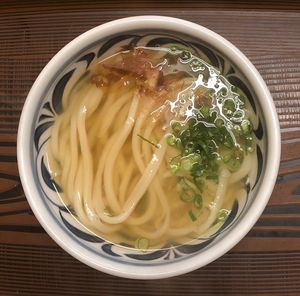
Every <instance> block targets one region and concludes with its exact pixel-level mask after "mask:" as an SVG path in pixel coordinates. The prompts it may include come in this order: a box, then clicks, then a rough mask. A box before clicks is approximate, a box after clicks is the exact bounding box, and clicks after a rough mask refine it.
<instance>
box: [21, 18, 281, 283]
mask: <svg viewBox="0 0 300 296" xmlns="http://www.w3.org/2000/svg"><path fill="white" fill-rule="evenodd" d="M146 29H148V30H149V29H150V30H161V29H163V30H168V31H173V32H178V33H183V34H187V35H190V36H194V37H195V38H197V39H199V40H202V41H204V42H206V43H207V44H209V45H212V46H213V47H214V48H216V49H217V50H219V51H220V52H221V53H224V54H225V55H226V56H227V57H228V58H229V59H231V60H232V61H234V62H235V63H236V65H238V68H239V69H240V71H241V72H242V73H243V74H244V76H245V77H246V78H247V79H248V81H249V83H250V85H251V87H252V88H253V89H254V91H255V93H256V95H257V98H258V101H259V103H260V106H261V109H262V112H263V114H264V118H265V125H266V131H272V132H267V141H266V142H267V145H268V146H267V147H266V149H267V151H268V153H267V160H266V165H265V172H264V174H265V176H267V178H263V179H262V182H261V184H260V186H259V188H258V191H257V193H256V198H255V199H254V200H253V202H252V204H251V206H250V207H249V209H248V211H247V213H245V215H244V217H242V219H241V220H240V221H239V223H238V225H235V226H234V227H233V228H232V229H231V231H230V232H229V233H228V234H227V235H226V236H225V237H223V238H222V241H221V244H220V242H217V243H216V244H215V245H213V246H212V247H211V248H209V249H207V250H205V251H203V252H202V253H199V254H195V255H193V256H191V257H188V258H185V259H184V260H181V261H178V262H170V263H168V264H164V265H160V266H151V265H149V266H147V267H145V266H139V265H138V264H137V265H133V264H124V263H119V262H116V261H112V260H109V259H108V258H101V260H97V256H96V255H95V254H93V253H91V252H89V251H88V250H86V249H84V248H82V247H81V246H78V245H76V244H74V243H72V241H71V240H70V239H68V238H67V237H66V235H64V233H63V232H62V230H61V229H60V228H59V227H58V226H57V225H54V223H52V224H51V219H53V218H52V217H51V216H50V215H49V213H47V211H46V210H45V209H44V208H43V205H42V204H41V202H40V200H39V198H37V196H38V195H39V191H38V190H37V188H36V185H35V181H34V174H33V168H31V157H30V156H31V153H32V151H30V147H32V135H31V127H32V126H33V124H34V122H35V119H34V116H32V114H34V112H33V111H32V110H36V109H37V105H38V104H39V100H40V97H41V96H42V93H43V92H44V90H45V88H46V86H47V85H48V81H49V77H51V78H52V77H53V75H54V73H56V71H57V69H59V68H60V67H61V65H62V64H64V61H65V57H70V56H75V55H77V54H78V53H79V52H80V50H82V49H83V48H84V47H86V45H87V44H88V45H89V44H93V43H95V42H97V41H98V40H101V39H103V38H105V37H108V36H111V35H113V34H114V33H125V32H128V31H137V30H146ZM41 86H42V87H41ZM280 152H281V142H280V127H279V121H278V117H277V113H276V109H275V105H274V102H273V99H272V97H271V94H270V92H269V90H268V88H267V86H266V84H265V82H264V81H263V79H262V77H261V76H260V74H259V73H258V71H257V70H256V68H255V67H254V66H253V65H252V63H251V62H250V61H249V60H248V58H246V56H245V55H244V54H243V53H242V52H241V51H240V50H239V49H237V48H236V47H235V46H234V45H233V44H232V43H231V42H229V41H227V40H226V39H224V38H223V37H221V36H220V35H219V34H217V33H215V32H213V31H211V30H209V29H207V28H205V27H203V26H201V25H198V24H195V23H192V22H189V21H186V20H182V19H178V18H173V17H166V16H153V15H144V16H135V17H127V18H122V19H118V20H114V21H111V22H108V23H105V24H102V25H100V26H97V27H95V28H93V29H91V30H89V31H87V32H85V33H83V34H81V35H79V36H78V37H77V38H75V39H74V40H72V41H71V42H69V43H68V44H67V45H66V46H64V47H63V48H62V49H61V50H60V51H59V52H58V53H57V54H56V55H55V56H54V57H53V58H52V59H51V60H50V61H49V62H48V64H47V65H46V66H45V67H44V69H43V70H42V71H41V73H40V74H39V76H38V77H37V79H36V81H35V82H34V84H33V86H32V88H31V90H30V92H29V94H28V96H27V98H26V101H25V104H24V107H23V110H22V114H21V118H20V122H19V128H18V137H17V158H18V169H19V174H20V179H21V183H22V186H23V189H24V192H25V196H26V198H27V200H28V202H29V204H30V207H31V209H32V210H33V212H34V214H35V216H36V218H37V219H38V221H39V222H40V224H41V225H42V226H43V228H44V229H45V230H46V232H47V233H48V234H49V235H50V236H51V237H52V238H53V239H54V241H56V243H57V244H58V245H60V246H61V247H62V248H63V249H64V250H66V251H67V252H68V253H69V254H71V255H72V256H74V257H75V258H77V259H78V260H79V261H81V262H83V263H85V264H87V265H89V266H91V267H93V268H95V269H97V270H100V271H103V272H105V273H108V274H111V275H116V276H120V277H125V278H133V279H160V278H167V277H172V276H176V275H180V274H184V273H187V272H190V271H193V270H195V269H198V268H200V267H203V266H205V265H207V264H209V263H210V262H212V261H214V260H216V259H217V258H219V257H221V256H222V255H224V254H225V253H226V252H227V251H229V250H230V249H231V248H232V247H233V246H235V245H236V244H237V243H238V242H239V241H240V240H241V239H242V238H243V237H244V236H245V235H246V234H247V233H248V232H249V230H250V229H251V228H252V227H253V225H254V224H255V222H256V221H257V220H258V218H259V217H260V215H261V214H262V212H263V210H264V208H265V206H266V204H267V202H268V200H269V198H270V196H271V193H272V190H273V187H274V185H275V181H276V177H277V173H278V169H279V163H280ZM29 168H30V169H29ZM204 254H205V256H204Z"/></svg>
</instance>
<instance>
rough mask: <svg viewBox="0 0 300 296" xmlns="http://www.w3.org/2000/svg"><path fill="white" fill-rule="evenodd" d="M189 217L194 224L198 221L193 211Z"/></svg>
mask: <svg viewBox="0 0 300 296" xmlns="http://www.w3.org/2000/svg"><path fill="white" fill-rule="evenodd" d="M189 216H190V218H191V220H192V221H193V222H195V221H196V220H197V217H196V215H195V214H194V212H193V211H192V210H189Z"/></svg>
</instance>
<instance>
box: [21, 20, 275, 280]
mask: <svg viewBox="0 0 300 296" xmlns="http://www.w3.org/2000/svg"><path fill="white" fill-rule="evenodd" d="M186 42H187V43H189V45H192V46H193V48H194V49H195V50H196V51H198V52H200V53H201V55H204V56H206V57H207V58H208V59H209V60H210V62H211V63H212V65H213V66H214V67H216V68H218V69H219V71H220V72H221V73H222V74H223V75H225V76H226V77H227V79H228V80H229V81H230V82H231V83H232V84H234V85H237V86H238V87H239V88H240V89H242V91H243V92H244V93H245V94H246V95H247V97H248V99H249V102H250V105H251V108H252V109H253V111H254V113H255V119H254V121H253V125H254V133H255V136H256V138H257V147H256V159H257V162H258V167H257V171H255V174H253V176H251V178H250V181H249V183H248V184H247V194H246V196H245V198H244V199H243V200H242V201H241V202H240V203H238V204H235V205H234V207H233V209H232V211H231V214H230V216H229V218H228V219H227V220H226V222H225V223H224V225H223V226H222V227H221V228H220V229H219V230H218V231H217V232H216V233H214V234H213V235H211V236H208V237H206V238H202V239H199V240H196V241H193V242H192V243H189V244H185V245H181V246H174V247H171V248H168V249H161V250H153V251H148V252H140V251H136V250H132V249H128V248H123V247H120V246H116V245H113V244H111V243H109V242H107V241H105V240H103V239H101V238H100V237H98V236H95V235H94V234H93V233H90V232H89V231H88V230H87V229H85V228H84V227H83V226H82V225H81V224H80V223H78V221H77V220H76V219H74V217H73V215H71V214H70V212H69V211H67V210H66V208H65V206H64V205H63V204H62V202H61V201H60V200H59V199H58V197H57V195H56V193H55V188H54V187H53V183H52V182H51V178H50V175H49V172H48V171H47V168H46V166H45V163H44V162H45V160H44V157H45V143H47V140H48V139H49V129H50V127H51V125H52V124H53V118H54V116H55V114H59V113H60V112H61V108H62V103H61V100H62V96H63V93H64V90H65V89H66V88H68V87H70V85H72V84H74V81H76V80H77V79H78V77H79V76H80V75H81V74H82V73H83V71H85V69H86V68H88V66H89V65H90V63H91V62H92V61H93V60H95V59H97V58H100V59H102V58H105V56H106V55H107V54H108V53H107V52H108V50H109V49H111V48H113V50H115V51H117V50H119V49H121V48H124V46H126V45H128V44H131V45H145V44H147V45H148V46H157V45H164V44H168V43H172V44H174V43H176V44H177V43H178V44H185V43H186ZM17 146H18V147H17V153H18V167H19V173H20V177H21V182H22V185H23V188H24V192H25V195H26V197H27V200H28V202H29V204H30V206H31V208H32V210H33V212H34V214H35V216H36V217H37V219H38V220H39V222H40V223H41V225H42V226H43V227H44V229H45V230H46V231H47V233H48V234H49V235H50V236H51V237H52V238H53V239H54V240H55V241H56V242H57V244H58V245H60V246H61V247H62V248H63V249H64V250H66V251H67V252H68V253H69V254H71V255H73V256H74V257H75V258H77V259H78V260H80V261H81V262H83V263H85V264H87V265H89V266H91V267H93V268H95V269H97V270H100V271H103V272H105V273H108V274H111V275H115V276H120V277H125V278H134V279H158V278H167V277H171V276H176V275H180V274H183V273H187V272H190V271H192V270H195V269H197V268H200V267H202V266H205V265H206V264H208V263H210V262H212V261H214V260H215V259H217V258H219V257H220V256H222V255H223V254H225V253H226V252H227V251H228V250H230V249H231V248H232V247H233V246H235V245H236V244H237V243H238V242H239V241H240V240H241V239H242V238H243V237H244V236H245V235H246V234H247V233H248V231H249V230H250V229H251V227H252V226H253V225H254V224H255V222H256V221H257V220H258V218H259V217H260V215H261V213H262V212H263V210H264V208H265V206H266V204H267V202H268V200H269V197H270V195H271V193H272V190H273V187H274V184H275V181H276V177H277V172H278V167H279V160H280V129H279V123H278V118H277V114H276V110H275V107H274V104H273V100H272V97H271V95H270V93H269V91H268V88H267V87H266V84H265V83H264V81H263V79H262V78H261V76H260V75H259V73H258V71H257V70H256V69H255V67H254V66H253V65H252V64H251V62H250V61H249V60H248V59H247V58H246V57H245V56H244V55H243V54H242V53H241V52H240V51H239V50H238V49H237V48H236V47H235V46H234V45H232V44H231V43H230V42H229V41H227V40H226V39H224V38H223V37H221V36H220V35H218V34H216V33H214V32H212V31H211V30H208V29H207V28H204V27H202V26H200V25H197V24H194V23H191V22H188V21H184V20H181V19H176V18H170V17H163V16H138V17H129V18H124V19H119V20H115V21H112V22H109V23H106V24H103V25H101V26H98V27H96V28H94V29H91V30H89V31H88V32H86V33H84V34H82V35H80V36H79V37H77V38H75V39H74V40H73V41H71V42H70V43H69V44H67V45H66V46H65V47H64V48H63V49H61V50H60V51H59V52H58V53H57V54H56V55H55V56H54V57H53V58H52V59H51V61H50V62H49V63H48V64H47V65H46V66H45V68H44V69H43V70H42V72H41V73H40V75H39V76H38V78H37V79H36V81H35V83H34V84H33V86H32V88H31V90H30V92H29V94H28V96H27V99H26V102H25V105H24V108H23V111H22V115H21V119H20V123H19V130H18V142H17Z"/></svg>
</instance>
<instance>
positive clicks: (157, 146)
mask: <svg viewBox="0 0 300 296" xmlns="http://www.w3.org/2000/svg"><path fill="white" fill-rule="evenodd" d="M137 136H138V137H140V138H141V139H142V140H144V141H146V142H147V143H149V144H151V145H153V146H154V147H155V148H159V145H157V144H155V143H153V142H151V141H150V140H148V139H146V138H144V137H143V136H142V135H140V134H137Z"/></svg>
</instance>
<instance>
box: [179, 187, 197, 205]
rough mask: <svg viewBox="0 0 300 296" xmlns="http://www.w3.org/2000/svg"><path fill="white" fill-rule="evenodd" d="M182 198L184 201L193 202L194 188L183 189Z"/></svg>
mask: <svg viewBox="0 0 300 296" xmlns="http://www.w3.org/2000/svg"><path fill="white" fill-rule="evenodd" d="M180 199H181V200H182V201H184V202H192V201H193V200H194V192H193V191H192V190H187V189H185V190H183V191H182V192H181V194H180Z"/></svg>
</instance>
